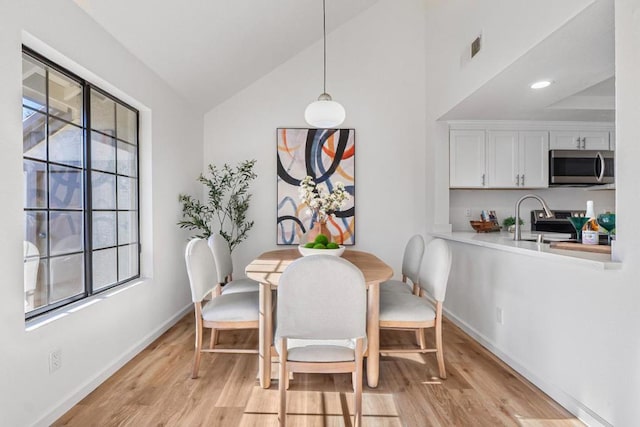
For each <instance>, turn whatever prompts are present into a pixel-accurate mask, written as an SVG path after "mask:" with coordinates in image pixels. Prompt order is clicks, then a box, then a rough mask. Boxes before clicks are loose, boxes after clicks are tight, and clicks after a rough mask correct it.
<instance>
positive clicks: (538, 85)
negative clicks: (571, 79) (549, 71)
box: [531, 80, 551, 89]
mask: <svg viewBox="0 0 640 427" xmlns="http://www.w3.org/2000/svg"><path fill="white" fill-rule="evenodd" d="M550 84H551V82H550V81H549V80H540V81H539V82H535V83H533V84H532V85H531V89H542V88H545V87H547V86H549V85H550Z"/></svg>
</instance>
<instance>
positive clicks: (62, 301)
mask: <svg viewBox="0 0 640 427" xmlns="http://www.w3.org/2000/svg"><path fill="white" fill-rule="evenodd" d="M22 76H23V80H22V132H23V141H22V146H23V179H24V184H23V185H24V191H25V205H24V215H25V229H24V269H25V276H24V277H25V278H24V291H25V301H24V309H25V315H26V318H32V317H34V316H37V315H39V314H42V313H45V312H47V311H50V310H52V309H55V308H58V307H61V306H63V305H66V304H69V303H71V302H74V301H77V300H79V299H82V298H86V297H88V296H91V295H94V294H96V293H98V292H101V291H104V290H106V289H109V288H112V287H114V286H117V285H119V284H122V283H124V282H127V281H129V280H131V279H134V278H136V277H139V275H140V274H139V271H140V268H139V264H140V262H139V261H140V255H139V254H140V246H139V241H140V240H139V232H138V230H139V227H138V224H139V215H138V188H139V186H138V111H137V110H135V109H134V108H131V107H130V106H128V105H127V104H125V103H124V102H122V101H120V100H118V99H117V98H115V97H114V96H112V95H110V94H108V93H107V92H105V91H103V90H101V89H100V88H98V87H96V86H94V85H92V84H91V83H89V82H87V81H85V80H83V79H81V78H79V77H77V76H75V75H74V74H73V73H71V72H69V71H67V70H65V69H63V68H62V67H60V66H58V65H56V64H54V63H52V62H51V61H49V60H47V59H46V58H43V57H42V56H40V55H39V54H37V53H35V52H33V51H31V50H30V49H28V48H26V47H24V48H23V60H22Z"/></svg>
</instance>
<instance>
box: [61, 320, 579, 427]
mask: <svg viewBox="0 0 640 427" xmlns="http://www.w3.org/2000/svg"><path fill="white" fill-rule="evenodd" d="M443 331H444V332H443V335H444V342H445V362H446V365H447V374H448V378H447V379H446V380H444V381H441V380H440V379H439V378H438V377H437V373H438V365H437V362H436V358H435V355H433V354H427V355H418V354H402V355H400V354H396V355H386V356H385V355H383V356H382V357H381V358H380V383H379V387H378V388H376V389H370V388H368V387H367V386H366V385H365V387H364V395H363V413H364V418H363V425H364V426H381V427H387V426H416V427H426V426H492V427H493V426H525V427H537V426H554V427H560V426H582V425H583V424H582V423H581V422H580V421H579V420H577V419H576V418H575V417H574V416H573V415H571V414H570V413H568V412H567V411H566V410H564V409H563V408H562V407H560V406H559V405H558V404H557V403H555V402H554V401H553V400H551V399H550V398H549V397H548V396H547V395H545V394H544V393H542V392H541V391H540V390H539V389H537V388H536V387H535V386H533V385H532V384H531V383H529V382H528V381H526V380H525V379H524V378H522V377H521V376H520V375H518V374H517V373H516V372H514V371H513V370H512V369H511V368H509V367H508V366H506V365H505V364H504V363H502V362H501V361H500V360H498V359H497V358H495V357H494V356H493V355H492V354H491V353H489V352H488V351H487V350H485V349H484V348H483V347H481V346H480V345H479V344H477V343H476V342H475V341H473V340H472V339H471V338H470V337H469V336H467V335H466V334H465V333H464V332H462V331H461V330H460V329H459V328H457V327H456V326H455V325H453V324H452V323H450V322H448V321H446V320H445V322H444V329H443ZM427 337H428V339H429V341H430V342H433V341H432V340H431V339H432V338H433V337H432V335H431V334H429V333H428V335H427ZM205 338H207V337H205ZM257 340H258V337H257V332H256V331H226V332H222V333H221V340H220V342H221V344H225V343H227V344H229V345H234V346H244V347H246V348H251V347H254V348H255V347H257ZM413 340H414V335H413V333H410V332H392V331H382V334H381V342H382V344H383V345H384V344H386V345H391V344H393V345H397V344H410V343H413ZM193 341H194V324H193V315H187V316H185V317H184V318H183V319H181V320H180V322H178V323H177V324H176V325H175V326H174V327H172V328H171V329H170V330H169V331H167V332H166V333H165V334H164V335H163V336H162V337H160V338H159V339H158V340H156V341H155V342H154V343H153V344H152V345H150V346H149V347H148V348H147V349H145V350H144V351H143V352H142V353H140V354H139V355H137V356H136V357H135V358H134V359H133V360H131V361H130V362H129V363H128V364H127V365H125V366H124V367H123V368H122V369H120V370H119V371H118V372H117V373H116V374H114V375H113V376H112V377H111V378H109V379H108V380H107V381H106V382H105V383H104V384H102V385H101V386H100V387H98V388H97V389H96V390H95V391H94V392H92V393H91V394H90V395H89V396H87V397H86V398H85V399H83V400H82V401H81V402H80V403H78V404H77V405H76V406H75V407H73V408H72V409H71V410H70V411H69V412H67V413H66V414H65V415H64V416H62V417H61V418H60V419H59V420H58V421H57V422H56V423H54V425H55V426H82V427H85V426H136V427H140V426H246V427H248V426H261V427H262V426H276V425H277V424H278V420H277V415H276V414H277V409H278V390H277V387H278V386H277V382H276V383H275V384H272V385H271V388H270V389H269V390H263V389H261V388H260V386H259V384H258V381H257V379H256V376H257V371H258V360H257V356H256V355H244V354H203V355H202V363H201V365H200V377H199V378H198V379H196V380H193V379H191V378H190V373H191V363H192V357H193ZM205 341H207V342H208V340H205ZM273 371H274V375H277V371H278V370H277V369H274V370H273ZM365 383H366V382H365ZM287 409H288V414H289V415H288V417H287V420H288V422H289V425H291V426H310V427H311V426H314V427H315V426H323V427H324V426H351V425H352V418H350V417H349V414H351V415H353V392H352V389H351V380H350V375H348V374H335V375H321V374H296V376H295V378H294V380H293V381H292V382H291V386H290V389H289V391H288V408H287Z"/></svg>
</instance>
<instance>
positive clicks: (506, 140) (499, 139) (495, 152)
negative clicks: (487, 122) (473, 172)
mask: <svg viewBox="0 0 640 427" xmlns="http://www.w3.org/2000/svg"><path fill="white" fill-rule="evenodd" d="M519 183H520V178H519V172H518V132H517V131H489V132H487V184H488V186H489V187H490V188H517V187H518V185H519Z"/></svg>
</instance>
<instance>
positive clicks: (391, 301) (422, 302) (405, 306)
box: [380, 292, 436, 322]
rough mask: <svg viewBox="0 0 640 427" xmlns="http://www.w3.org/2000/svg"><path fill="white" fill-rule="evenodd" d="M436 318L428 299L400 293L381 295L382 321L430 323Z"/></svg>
mask: <svg viewBox="0 0 640 427" xmlns="http://www.w3.org/2000/svg"><path fill="white" fill-rule="evenodd" d="M435 318H436V312H435V310H434V308H433V305H432V304H431V302H430V301H429V300H427V299H426V298H420V297H417V296H415V295H407V294H403V293H400V292H384V293H380V320H381V321H396V322H428V321H430V320H434V319H435Z"/></svg>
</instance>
